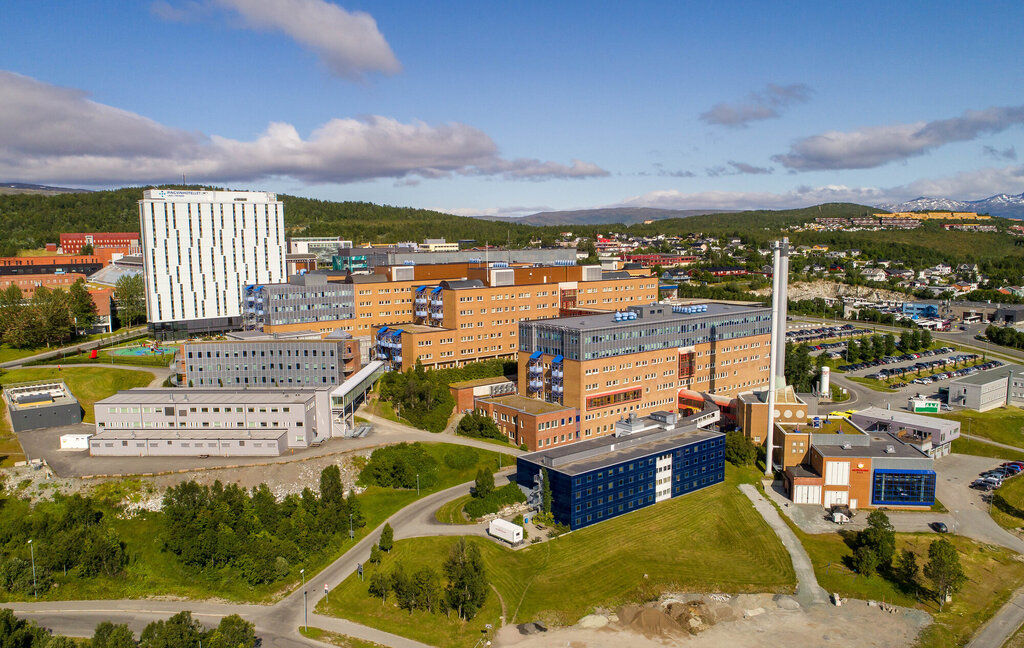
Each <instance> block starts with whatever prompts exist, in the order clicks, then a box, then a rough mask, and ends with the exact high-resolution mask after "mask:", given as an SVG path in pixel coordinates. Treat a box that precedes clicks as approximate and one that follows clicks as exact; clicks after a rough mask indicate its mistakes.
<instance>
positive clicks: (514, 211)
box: [430, 205, 554, 218]
mask: <svg viewBox="0 0 1024 648" xmlns="http://www.w3.org/2000/svg"><path fill="white" fill-rule="evenodd" d="M430 209H433V210H434V211H439V212H444V213H445V214H454V215H455V216H500V217H502V218H519V217H521V216H529V215H530V214H537V213H540V212H548V211H554V209H552V208H551V207H548V206H547V205H537V206H533V207H528V206H515V207H483V208H480V207H455V208H446V207H431V208H430Z"/></svg>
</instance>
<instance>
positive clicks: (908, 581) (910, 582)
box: [895, 549, 918, 591]
mask: <svg viewBox="0 0 1024 648" xmlns="http://www.w3.org/2000/svg"><path fill="white" fill-rule="evenodd" d="M917 571H918V569H917V556H916V555H914V552H913V551H911V550H910V549H904V550H903V551H901V552H900V554H899V557H898V558H897V560H896V565H895V575H896V579H897V580H898V581H899V583H900V584H901V585H902V586H903V588H904V589H905V590H907V591H910V590H911V589H913V590H914V591H916V590H917Z"/></svg>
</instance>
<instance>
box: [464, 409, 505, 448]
mask: <svg viewBox="0 0 1024 648" xmlns="http://www.w3.org/2000/svg"><path fill="white" fill-rule="evenodd" d="M455 433H456V434H459V435H461V436H467V437H473V438H475V439H495V440H498V441H504V442H506V443H508V437H507V436H505V435H504V434H502V433H501V430H499V429H498V425H497V424H496V423H495V422H494V421H493V420H492V419H491V417H489V416H484V415H483V414H477V413H476V412H470V413H469V414H466V415H465V416H463V417H462V420H461V421H459V425H458V427H457V428H455Z"/></svg>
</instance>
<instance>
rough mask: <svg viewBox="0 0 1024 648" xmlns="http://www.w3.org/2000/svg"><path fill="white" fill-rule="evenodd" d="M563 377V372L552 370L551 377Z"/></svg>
mask: <svg viewBox="0 0 1024 648" xmlns="http://www.w3.org/2000/svg"><path fill="white" fill-rule="evenodd" d="M562 375H563V374H562V370H561V369H552V370H551V377H552V378H561V377H562Z"/></svg>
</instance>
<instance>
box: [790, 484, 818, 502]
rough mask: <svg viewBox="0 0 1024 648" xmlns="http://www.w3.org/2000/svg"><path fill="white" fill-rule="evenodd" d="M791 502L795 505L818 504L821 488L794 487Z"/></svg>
mask: <svg viewBox="0 0 1024 648" xmlns="http://www.w3.org/2000/svg"><path fill="white" fill-rule="evenodd" d="M793 501H794V502H795V503H797V504H820V503H821V486H796V487H794V488H793Z"/></svg>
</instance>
